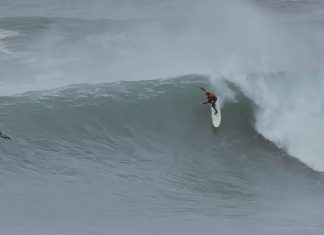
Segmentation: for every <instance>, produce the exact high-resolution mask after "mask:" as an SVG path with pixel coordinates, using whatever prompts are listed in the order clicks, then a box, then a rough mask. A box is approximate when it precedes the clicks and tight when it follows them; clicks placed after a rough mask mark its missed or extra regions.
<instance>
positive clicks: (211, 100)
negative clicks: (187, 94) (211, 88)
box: [207, 93, 217, 103]
mask: <svg viewBox="0 0 324 235" xmlns="http://www.w3.org/2000/svg"><path fill="white" fill-rule="evenodd" d="M207 99H208V102H209V103H213V102H216V101H217V97H216V95H215V94H213V93H210V94H209V95H208V97H207Z"/></svg>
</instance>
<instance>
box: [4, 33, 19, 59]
mask: <svg viewBox="0 0 324 235" xmlns="http://www.w3.org/2000/svg"><path fill="white" fill-rule="evenodd" d="M18 35H19V33H18V32H15V31H9V30H4V29H0V53H3V54H12V52H11V51H10V50H9V49H8V48H7V45H6V43H5V42H4V41H3V40H4V39H6V38H10V37H16V36H18Z"/></svg>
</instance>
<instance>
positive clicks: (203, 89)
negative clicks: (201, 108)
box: [199, 87, 207, 92]
mask: <svg viewBox="0 0 324 235" xmlns="http://www.w3.org/2000/svg"><path fill="white" fill-rule="evenodd" d="M199 88H200V90H202V91H203V92H207V91H206V89H205V88H202V87H199Z"/></svg>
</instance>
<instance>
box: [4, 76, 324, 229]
mask: <svg viewBox="0 0 324 235" xmlns="http://www.w3.org/2000/svg"><path fill="white" fill-rule="evenodd" d="M224 84H227V85H226V87H227V92H228V94H229V93H230V92H231V94H232V95H234V96H235V99H233V100H231V99H227V100H225V99H223V105H222V115H223V123H222V125H221V126H220V128H218V129H214V128H213V127H212V123H211V117H210V109H209V107H208V106H205V105H201V104H200V102H201V101H203V100H204V94H202V93H201V91H200V90H199V89H198V86H205V87H208V86H211V84H210V82H209V79H208V78H207V77H204V76H198V75H191V76H184V77H179V78H175V79H169V80H153V81H137V82H116V83H108V84H96V85H90V84H81V85H73V86H68V87H65V88H60V89H55V90H48V91H40V92H28V93H24V94H21V95H16V96H8V97H1V99H0V104H1V110H2V114H1V120H2V123H3V127H5V128H6V131H7V132H8V133H11V134H12V136H11V137H12V138H13V141H12V142H10V143H8V144H6V143H2V144H1V146H0V151H1V157H0V161H1V166H0V172H1V177H2V188H3V189H5V191H3V193H2V195H1V196H0V198H1V201H10V202H11V204H3V205H2V208H3V211H4V212H8V213H9V212H10V213H13V214H11V215H10V214H9V216H8V214H7V213H0V218H1V221H3V223H5V224H19V225H17V226H15V227H14V228H10V226H9V227H7V229H3V231H6V232H12V231H23V230H26V229H27V230H26V231H33V232H35V228H34V226H35V224H38V223H40V222H41V223H45V224H46V223H48V220H47V217H46V216H45V215H48V213H49V211H51V212H50V214H51V218H52V219H51V221H52V222H51V224H58V223H60V224H63V227H62V228H63V230H60V231H69V232H70V233H71V234H87V233H86V232H84V231H89V232H90V231H93V229H94V228H93V227H92V225H93V224H99V225H100V226H103V224H106V226H107V224H108V225H109V227H110V229H112V231H115V232H116V233H117V234H119V233H121V232H122V231H124V232H126V233H127V231H126V230H124V229H123V226H121V225H120V223H121V221H124V222H126V221H127V222H129V223H130V224H131V225H130V226H135V225H134V223H141V220H142V219H144V220H145V221H146V220H149V221H150V222H149V223H151V224H153V225H155V228H158V229H159V231H161V232H162V233H164V232H166V230H165V228H163V226H164V225H163V224H165V223H166V224H168V225H169V226H171V227H170V228H169V229H170V230H167V231H169V232H171V233H173V232H174V231H184V230H183V229H181V228H180V227H178V226H177V225H175V224H174V225H172V222H171V221H172V220H174V219H175V220H177V221H191V222H190V223H192V225H189V227H188V228H191V229H190V230H191V231H188V233H190V232H193V234H194V233H195V231H196V230H195V229H194V228H195V226H196V225H197V223H206V226H208V228H210V229H212V228H213V226H215V224H214V223H216V221H218V222H217V223H216V225H217V226H219V227H220V229H221V230H222V231H224V232H238V230H239V229H240V228H241V227H242V225H243V224H244V223H247V222H248V221H250V220H251V214H256V215H255V216H257V217H258V213H261V212H262V211H263V210H262V209H261V208H262V207H263V206H267V207H269V208H272V209H269V210H267V211H266V212H264V211H263V212H262V213H264V214H263V215H262V218H263V219H262V221H261V222H260V223H259V224H258V226H257V227H254V228H252V229H253V231H254V230H255V233H258V232H262V231H264V229H266V228H267V226H269V224H270V226H271V229H266V230H268V231H269V232H274V231H277V232H278V231H281V229H280V228H279V229H278V227H275V226H274V227H272V225H274V224H282V225H283V224H284V223H286V221H285V220H284V219H283V220H282V221H279V220H281V219H278V218H282V217H280V216H285V215H288V214H287V213H291V212H289V211H291V208H290V207H289V206H287V205H285V206H284V205H283V203H284V202H285V201H286V200H288V198H290V200H293V202H296V203H297V201H298V204H299V206H300V207H301V208H303V211H304V213H303V214H301V215H299V216H295V217H294V221H295V222H291V223H292V226H295V225H297V224H298V226H300V224H301V223H302V224H305V225H306V224H308V223H309V221H308V220H307V219H306V220H305V218H309V217H311V218H312V223H318V224H320V223H321V222H320V221H317V220H316V221H314V218H320V217H319V216H316V215H317V214H316V213H317V212H316V211H317V210H313V209H314V207H312V206H309V204H308V199H309V198H312V200H315V201H316V202H318V204H317V206H316V207H318V205H321V204H320V200H321V199H320V198H318V197H317V195H318V192H319V191H321V190H323V189H324V188H323V186H322V181H323V179H322V176H321V175H318V174H315V173H314V172H312V171H310V170H309V168H307V167H306V166H305V165H303V164H302V163H300V162H299V161H296V159H294V158H292V157H290V156H289V155H287V154H286V153H285V152H283V151H282V150H281V149H279V148H277V147H276V146H275V145H274V144H272V143H271V142H269V141H267V140H266V139H264V138H263V137H262V136H261V135H259V134H258V133H257V132H256V130H255V129H254V126H255V124H256V123H255V119H254V104H253V102H251V100H250V99H248V98H247V97H246V96H245V95H244V93H242V92H241V91H240V90H239V89H237V87H236V86H233V84H229V83H226V82H225V83H224ZM223 91H225V88H224V90H223ZM224 97H225V96H224ZM283 179H285V180H283ZM13 183H14V184H15V185H17V187H16V186H11V185H12V184H13ZM314 183H315V184H314ZM301 184H302V185H303V187H302V188H300V185H301ZM264 185H267V187H264ZM18 186H19V187H18ZM287 188H289V190H287ZM306 192H307V195H308V196H307V200H306V199H303V197H304V196H305V193H306ZM296 194H301V196H300V197H299V196H298V197H296ZM12 195H16V196H15V197H13V198H12ZM274 195H276V196H275V197H274ZM291 198H293V199H291ZM295 200H296V201H295ZM12 204H14V205H19V206H11V205H12ZM63 205H64V206H63ZM35 208H37V210H35ZM279 214H280V216H279ZM13 215H14V216H13ZM170 215H172V218H173V219H172V220H170V221H169V220H165V221H164V222H163V221H162V222H161V221H160V220H159V219H158V220H157V221H155V220H154V219H153V220H151V219H148V218H151V217H153V218H156V217H158V218H159V217H165V216H167V217H168V216H170ZM188 215H192V216H189V217H187V216H188ZM70 216H72V217H70ZM278 216H279V217H278ZM134 217H136V218H138V219H139V221H138V219H134ZM108 218H109V221H110V222H107V221H106V222H105V220H106V219H108ZM118 218H123V219H122V220H121V219H118ZM206 218H210V219H211V220H212V221H213V222H212V223H211V221H209V220H206ZM252 218H255V217H254V216H252ZM214 219H216V220H214ZM66 220H68V221H69V222H68V224H67V222H66ZM236 220H237V221H236ZM269 220H272V222H269ZM83 221H87V222H86V224H87V225H88V226H86V227H85V228H84V227H80V231H79V230H73V229H71V226H72V227H75V226H77V227H79V226H80V223H84V222H83ZM112 221H115V222H112ZM136 221H137V222H136ZM220 221H221V222H220ZM229 221H232V222H233V223H234V224H235V226H229V227H228V226H224V225H222V224H223V223H228V222H229ZM235 221H236V222H235ZM232 222H230V223H232ZM160 223H162V225H161V224H160ZM170 224H171V225H170ZM211 224H213V225H211ZM100 226H99V228H98V227H96V229H95V231H101V232H103V231H105V229H106V227H105V226H103V227H102V228H101V227H100ZM160 226H162V227H160ZM44 228H45V230H46V229H49V227H48V226H47V225H46V226H45V227H44ZM81 228H82V229H83V230H82V229H81ZM144 228H146V226H139V227H136V226H135V228H134V229H135V231H137V232H148V231H153V230H150V228H146V229H144ZM101 229H102V230H101ZM143 229H144V230H143ZM250 229H251V228H250V227H249V228H248V230H249V231H251V230H250ZM81 230H82V231H81ZM37 231H38V230H37ZM51 231H57V230H55V229H54V230H52V229H51ZM285 231H286V230H285ZM289 231H290V230H289ZM314 231H315V230H314ZM316 231H317V230H316ZM162 233H161V234H162ZM292 233H293V231H292Z"/></svg>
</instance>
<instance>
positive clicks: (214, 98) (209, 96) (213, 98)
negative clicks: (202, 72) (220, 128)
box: [199, 87, 217, 114]
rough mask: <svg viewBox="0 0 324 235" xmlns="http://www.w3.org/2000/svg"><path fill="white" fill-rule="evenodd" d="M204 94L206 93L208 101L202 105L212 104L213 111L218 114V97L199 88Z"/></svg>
mask: <svg viewBox="0 0 324 235" xmlns="http://www.w3.org/2000/svg"><path fill="white" fill-rule="evenodd" d="M199 88H200V89H201V90H202V91H203V92H205V95H206V97H207V101H206V102H203V103H202V104H208V103H210V104H211V106H212V107H213V109H214V110H215V114H217V109H216V101H217V96H216V95H215V94H214V93H213V92H209V91H206V89H204V88H202V87H199Z"/></svg>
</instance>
